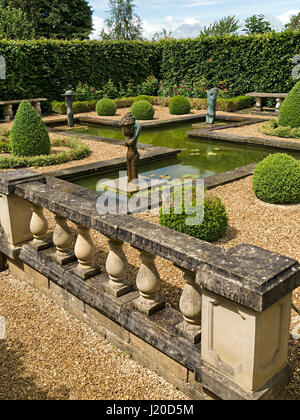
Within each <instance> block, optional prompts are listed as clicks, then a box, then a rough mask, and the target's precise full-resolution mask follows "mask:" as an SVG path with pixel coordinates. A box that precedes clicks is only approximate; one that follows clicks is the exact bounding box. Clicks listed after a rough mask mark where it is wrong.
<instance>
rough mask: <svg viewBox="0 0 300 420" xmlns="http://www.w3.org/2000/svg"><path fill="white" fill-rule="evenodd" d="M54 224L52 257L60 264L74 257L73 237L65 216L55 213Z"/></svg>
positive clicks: (66, 262) (70, 260)
mask: <svg viewBox="0 0 300 420" xmlns="http://www.w3.org/2000/svg"><path fill="white" fill-rule="evenodd" d="M55 221H56V226H55V229H54V233H53V243H54V245H55V247H56V251H55V254H54V255H53V258H54V259H55V260H56V262H58V263H59V264H60V265H65V264H68V263H70V262H72V261H74V260H75V259H76V257H75V255H74V252H73V250H72V248H71V247H72V243H73V237H72V232H71V230H70V228H69V226H68V223H67V220H66V218H65V217H62V216H59V215H58V214H56V215H55Z"/></svg>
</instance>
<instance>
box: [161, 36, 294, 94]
mask: <svg viewBox="0 0 300 420" xmlns="http://www.w3.org/2000/svg"><path fill="white" fill-rule="evenodd" d="M161 44H162V45H163V59H162V67H161V76H162V79H164V80H165V82H168V83H169V84H170V85H176V84H177V85H178V83H181V82H182V81H189V83H193V82H196V81H198V80H199V79H200V78H201V77H205V78H206V79H207V80H208V81H209V82H210V83H211V85H212V86H213V85H216V84H218V83H219V82H220V81H228V82H231V83H232V91H233V93H234V94H235V95H244V94H245V93H247V92H252V91H260V92H276V93H278V92H289V91H290V90H291V89H292V87H293V86H294V84H295V81H294V80H293V78H292V69H293V67H294V66H295V64H293V63H292V58H293V57H294V56H295V55H298V54H299V52H300V50H299V48H300V31H299V32H282V33H268V34H263V35H254V36H244V35H242V36H239V35H230V36H224V37H209V38H207V39H204V40H199V39H185V40H168V41H161Z"/></svg>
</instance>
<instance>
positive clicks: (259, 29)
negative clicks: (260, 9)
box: [243, 15, 272, 35]
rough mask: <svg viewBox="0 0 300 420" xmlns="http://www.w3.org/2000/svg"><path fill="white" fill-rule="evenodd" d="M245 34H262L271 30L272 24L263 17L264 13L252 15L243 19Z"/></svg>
mask: <svg viewBox="0 0 300 420" xmlns="http://www.w3.org/2000/svg"><path fill="white" fill-rule="evenodd" d="M243 31H244V32H246V34H247V35H255V34H264V33H265V32H271V31H272V26H271V23H270V22H269V21H267V20H266V19H265V16H264V15H253V16H251V17H249V18H247V19H246V20H245V29H243Z"/></svg>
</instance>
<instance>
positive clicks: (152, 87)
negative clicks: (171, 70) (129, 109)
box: [139, 76, 159, 96]
mask: <svg viewBox="0 0 300 420" xmlns="http://www.w3.org/2000/svg"><path fill="white" fill-rule="evenodd" d="M158 88H159V82H158V79H157V78H156V77H155V76H149V77H147V79H146V80H144V82H143V83H142V84H141V86H139V90H140V93H141V94H142V95H150V96H154V95H157V91H158Z"/></svg>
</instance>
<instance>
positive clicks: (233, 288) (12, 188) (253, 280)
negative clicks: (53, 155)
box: [0, 170, 300, 311]
mask: <svg viewBox="0 0 300 420" xmlns="http://www.w3.org/2000/svg"><path fill="white" fill-rule="evenodd" d="M60 182H61V181H60ZM72 188H76V187H74V186H72ZM78 188H79V190H80V188H81V187H78ZM0 193H3V194H6V195H10V194H16V195H18V196H20V197H22V198H23V199H25V200H28V201H30V202H32V203H34V204H37V205H39V206H41V207H44V208H47V209H48V210H50V211H51V212H53V213H55V214H57V215H60V216H63V217H65V218H66V219H69V220H70V221H72V222H74V223H76V224H79V225H83V226H85V227H88V228H91V229H95V230H96V231H98V232H100V233H102V234H104V235H105V236H107V237H110V238H113V239H119V240H122V241H124V242H127V243H129V244H131V245H132V246H134V247H135V248H138V249H141V250H144V251H147V252H150V253H152V254H154V255H157V256H160V257H162V258H165V259H167V260H169V261H171V262H172V263H174V264H176V265H177V266H179V267H181V268H183V269H186V270H189V271H192V272H196V273H197V276H196V282H197V283H198V284H199V285H201V286H205V287H206V288H207V289H208V290H211V291H214V292H216V293H218V294H219V295H221V296H224V297H226V298H229V299H231V300H232V301H235V302H237V303H241V304H243V305H245V306H248V307H251V308H253V309H255V310H257V311H263V310H265V309H266V308H267V307H269V306H271V305H272V304H273V303H274V302H275V301H278V299H280V298H281V297H284V296H285V295H286V294H288V293H290V292H291V291H292V290H293V289H295V288H296V287H298V286H300V266H299V263H298V262H297V261H296V260H294V259H291V258H287V257H283V256H280V255H277V254H274V253H272V252H269V251H266V250H264V249H261V248H258V247H255V246H251V245H245V244H242V245H238V246H236V247H234V248H232V249H230V250H224V249H222V248H221V247H219V246H216V245H213V244H209V243H207V242H204V241H201V240H198V239H195V238H192V237H190V236H187V235H185V234H182V233H178V232H176V231H173V230H171V229H168V228H165V227H162V226H159V225H156V224H152V223H149V222H146V221H143V220H140V219H137V218H135V217H133V216H130V215H105V216H102V215H99V214H97V210H96V205H95V201H94V202H93V201H89V200H86V199H84V198H81V197H80V196H79V195H75V194H74V193H71V192H70V193H68V192H66V191H64V190H62V189H61V188H60V186H59V184H58V185H57V188H56V187H55V182H53V181H52V182H51V186H50V185H47V181H46V178H44V177H43V176H41V175H39V174H37V173H35V172H32V171H29V170H21V171H9V172H5V173H2V174H0Z"/></svg>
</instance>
